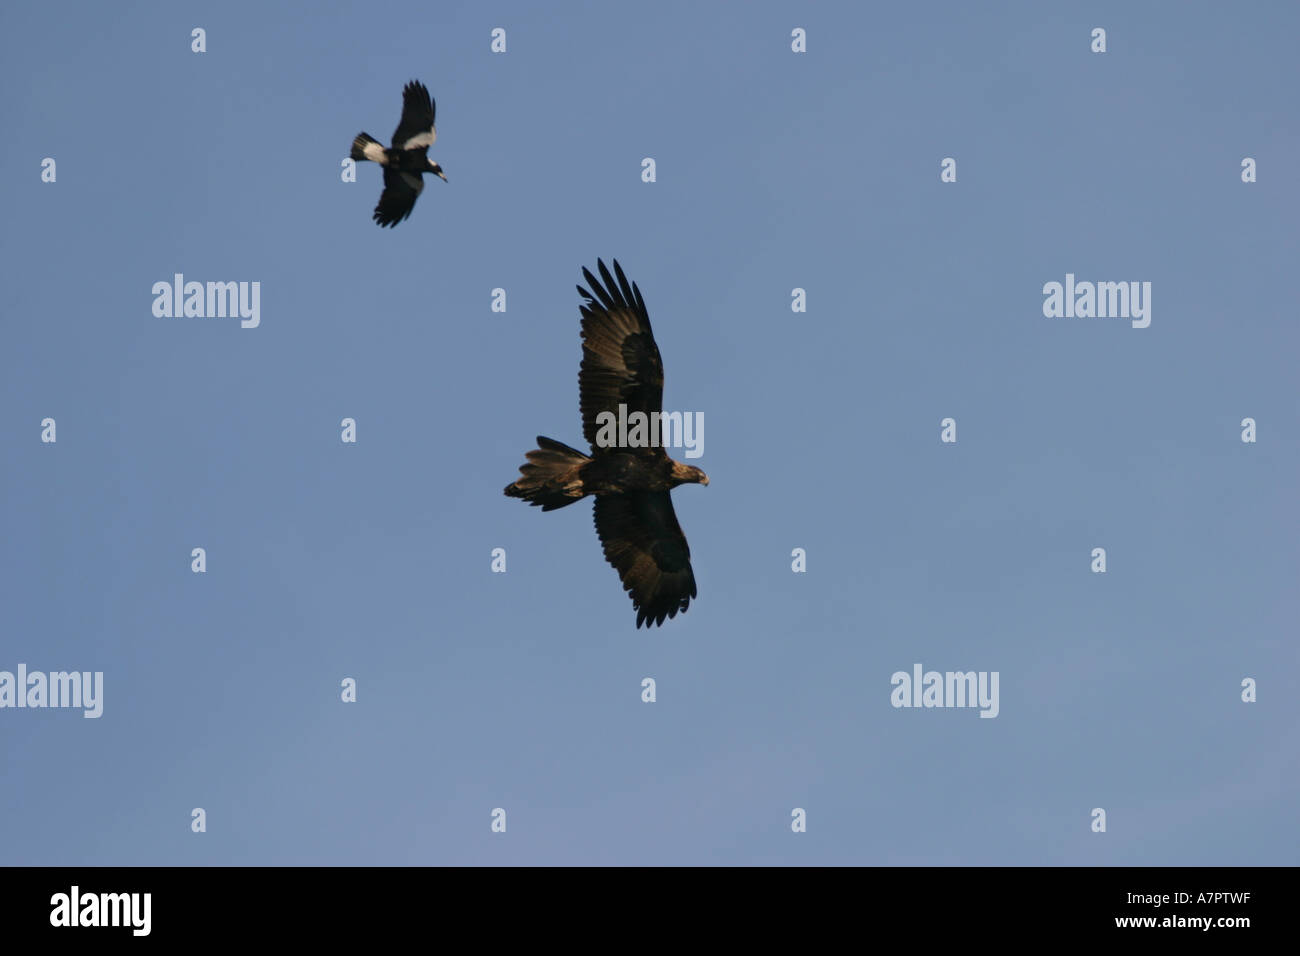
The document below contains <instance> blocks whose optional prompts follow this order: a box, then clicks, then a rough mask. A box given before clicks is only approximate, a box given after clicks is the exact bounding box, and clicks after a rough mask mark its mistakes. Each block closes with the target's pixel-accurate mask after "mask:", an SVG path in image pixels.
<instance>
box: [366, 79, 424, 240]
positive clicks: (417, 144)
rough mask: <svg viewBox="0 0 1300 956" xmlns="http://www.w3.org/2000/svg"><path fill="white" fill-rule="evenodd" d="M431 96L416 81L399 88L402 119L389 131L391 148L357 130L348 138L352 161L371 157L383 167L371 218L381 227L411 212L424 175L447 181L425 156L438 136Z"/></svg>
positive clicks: (394, 222) (389, 224)
mask: <svg viewBox="0 0 1300 956" xmlns="http://www.w3.org/2000/svg"><path fill="white" fill-rule="evenodd" d="M433 111H434V102H433V98H432V97H430V96H429V91H428V90H427V89H426V88H425V86H424V84H423V83H421V82H420V81H419V80H412V81H411V82H410V83H407V84H406V87H405V89H403V90H402V119H401V122H399V123H398V124H397V129H395V130H393V148H392V149H384V147H383V145H382V144H381V143H380V142H379V141H378V140H377V139H375V138H374V137H373V136H371V135H370V134H369V133H358V134H357V138H356V139H354V140H353V141H352V159H353V160H354V161H355V162H358V163H359V162H361V161H362V160H366V159H368V160H371V161H372V162H376V163H378V164H379V165H380V166H383V167H384V191H383V193H381V194H380V196H379V205H378V206H376V207H375V212H374V215H373V216H372V217H371V218H373V219H374V220H375V222H377V223H379V225H380V226H381V227H382V226H396V225H397V224H398V223H399V222H401V221H402V220H403V219H405V218H406V217H407V216H409V215H410V214H411V210H412V209H414V208H415V200H416V199H418V198H419V197H420V193H421V192H423V191H424V174H425V173H433V174H434V175H435V176H440V177H442V181H443V182H444V183H445V182H446V181H447V177H446V175H445V174H444V173H443V171H442V167H441V166H439V165H438V164H437V163H435V162H434V161H433V160H431V159H430V158H429V147H430V146H432V145H433V142H434V140H436V139H437V138H438V132H437V130H435V129H434V128H433V115H434V114H433Z"/></svg>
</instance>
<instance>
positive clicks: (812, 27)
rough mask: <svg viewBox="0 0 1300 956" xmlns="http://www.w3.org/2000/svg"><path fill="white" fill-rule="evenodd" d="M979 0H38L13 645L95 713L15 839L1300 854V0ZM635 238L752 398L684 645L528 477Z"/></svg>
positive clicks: (317, 849)
mask: <svg viewBox="0 0 1300 956" xmlns="http://www.w3.org/2000/svg"><path fill="white" fill-rule="evenodd" d="M991 6H992V9H990V8H986V7H985V5H973V4H964V3H945V4H887V5H886V4H879V5H877V4H870V5H868V4H855V3H840V4H835V3H816V4H807V3H744V4H739V3H709V4H701V3H684V2H683V3H674V2H667V3H652V4H631V3H618V4H609V3H594V2H593V3H584V4H578V3H555V4H547V5H544V6H543V5H539V4H531V3H513V4H512V3H497V4H493V5H490V6H489V5H483V4H471V3H466V4H461V5H457V4H450V3H428V2H420V3H400V2H399V3H393V4H387V5H385V6H384V7H383V9H382V10H381V9H379V8H377V7H375V6H374V5H373V4H365V5H362V4H357V5H355V6H341V5H324V4H306V3H301V4H288V3H242V2H229V3H220V4H211V5H197V6H193V5H179V4H133V5H129V6H128V5H123V4H92V3H80V4H75V3H74V4H71V5H56V6H51V5H49V4H6V5H5V6H4V7H3V10H2V11H0V76H2V77H3V81H4V83H3V85H4V90H5V94H4V97H3V100H4V106H3V116H4V120H5V122H4V128H5V130H6V133H7V136H8V142H7V146H6V148H5V149H4V150H3V151H0V191H2V192H3V208H4V215H3V216H2V217H0V263H2V267H3V270H4V279H5V282H4V285H5V290H6V295H5V297H4V305H3V311H2V313H0V314H2V322H3V325H2V328H3V337H2V339H0V342H2V343H3V345H2V347H0V410H2V411H3V414H2V415H0V427H2V429H3V431H2V432H0V439H2V441H3V453H2V454H3V469H2V470H0V482H2V489H3V512H2V515H0V517H2V520H3V524H2V525H0V549H2V550H0V559H2V562H3V574H0V670H5V671H11V672H15V671H16V670H17V668H18V666H19V665H20V664H22V665H25V666H26V668H27V669H28V670H29V671H43V672H49V671H62V670H77V671H90V672H96V671H102V672H103V675H104V677H103V682H104V683H103V691H104V696H103V713H102V716H101V717H99V718H98V719H85V718H83V717H82V716H81V712H80V711H77V710H68V709H63V710H58V709H49V708H47V709H26V708H24V709H0V761H2V762H0V766H2V767H3V771H2V773H3V778H4V785H3V787H0V862H4V863H17V864H96V865H109V864H296V863H304V864H489V865H490V864H557V863H558V864H1088V865H1091V864H1117V865H1128V864H1263V863H1269V864H1295V863H1297V862H1300V849H1297V848H1298V847H1300V823H1297V815H1296V807H1297V801H1298V798H1300V748H1298V747H1297V743H1296V741H1297V740H1298V739H1300V686H1297V685H1298V684H1300V655H1298V654H1297V620H1300V613H1298V612H1300V595H1298V589H1297V571H1298V570H1300V535H1298V532H1300V521H1298V518H1300V511H1298V509H1297V505H1296V491H1297V481H1296V479H1297V474H1298V473H1300V450H1298V449H1300V416H1298V411H1300V405H1298V403H1297V398H1296V368H1297V352H1298V349H1300V334H1298V333H1297V324H1296V322H1297V304H1298V303H1297V294H1296V284H1295V274H1296V263H1297V261H1300V242H1298V241H1297V230H1296V222H1297V213H1298V212H1300V209H1298V208H1297V206H1298V204H1297V199H1298V198H1300V188H1298V187H1297V180H1296V178H1295V176H1294V172H1293V169H1292V164H1293V163H1294V160H1295V157H1296V155H1297V154H1298V153H1300V138H1298V137H1297V132H1298V130H1300V121H1298V120H1297V113H1296V109H1295V105H1296V104H1295V95H1296V91H1297V90H1298V89H1300V60H1298V59H1297V57H1296V56H1295V50H1294V42H1295V37H1296V35H1297V33H1298V32H1300V8H1297V7H1296V6H1295V5H1293V4H1282V3H1275V4H1262V3H1261V4H1247V5H1244V6H1243V5H1236V6H1233V5H1226V6H1225V5H1222V4H1211V3H1152V4H1138V5H1133V4H1124V3H1115V4H1095V3H1090V4H1086V5H1084V4H1078V3H1075V4H1042V3H1025V4H995V5H991ZM195 27H202V28H203V29H204V30H205V31H206V52H204V53H201V54H200V53H194V52H192V51H191V30H192V29H193V28H195ZM497 27H500V28H503V29H504V30H505V31H506V34H505V35H506V52H504V53H493V52H492V50H491V48H490V47H491V42H492V38H491V32H492V30H493V29H494V28H497ZM1095 27H1103V28H1104V29H1105V30H1106V32H1107V35H1106V44H1107V50H1106V52H1105V53H1094V52H1091V50H1090V47H1091V44H1092V40H1091V31H1092V30H1093V28H1095ZM795 28H803V29H804V30H806V37H807V39H806V46H807V50H806V52H804V53H796V52H793V51H792V49H791V44H792V42H793V41H792V37H791V31H792V30H794V29H795ZM412 78H418V79H420V80H422V81H424V82H425V83H426V84H427V85H428V87H429V89H430V90H431V91H432V93H433V95H434V97H435V98H436V101H437V107H438V133H439V136H438V141H437V143H436V144H435V145H434V147H433V148H432V150H431V151H430V153H431V155H432V156H433V157H434V158H435V159H437V160H438V162H440V163H441V164H442V166H443V168H444V169H445V171H446V173H447V176H448V180H449V181H448V182H447V183H443V182H441V181H439V180H437V179H434V178H432V177H429V178H427V180H426V183H427V185H426V188H425V191H424V195H423V196H422V197H421V198H420V200H419V202H418V204H417V205H416V207H415V210H414V214H413V215H412V217H411V218H410V219H409V220H408V221H406V222H404V223H401V224H400V225H398V226H397V227H396V229H393V230H387V229H385V230H381V229H379V228H378V227H376V226H375V225H374V224H373V223H372V222H371V221H370V213H371V209H372V208H373V207H374V205H375V202H376V200H377V198H378V195H379V191H380V171H379V170H378V169H377V168H376V167H375V166H374V165H373V164H361V166H360V167H359V168H358V170H357V182H355V183H345V182H343V181H342V178H341V172H342V169H341V166H340V163H341V161H342V160H343V158H344V157H345V156H346V155H347V150H348V147H349V145H350V143H351V140H352V137H353V136H354V135H355V134H356V133H358V132H359V131H361V130H366V131H368V132H370V133H372V134H373V135H375V136H376V137H378V138H380V139H381V140H384V141H385V142H386V141H387V140H388V138H389V136H390V135H391V133H392V130H393V128H394V127H395V126H396V124H397V119H398V115H399V112H400V106H401V89H402V86H403V84H404V83H405V82H406V81H407V80H410V79H412ZM47 157H48V158H52V159H54V160H55V162H56V164H57V165H56V167H55V171H56V180H55V181H54V182H53V183H49V182H43V181H42V160H43V159H45V158H47ZM646 157H650V158H653V159H654V160H655V164H656V177H657V181H655V182H653V183H646V182H643V181H642V160H643V159H644V158H646ZM1246 157H1251V158H1252V159H1254V160H1255V162H1256V164H1257V176H1258V181H1257V182H1254V183H1249V184H1248V183H1243V182H1242V167H1241V164H1242V160H1243V159H1244V158H1246ZM945 158H952V159H953V160H955V162H956V182H950V183H945V182H942V181H941V179H940V173H941V163H942V161H943V160H944V159H945ZM597 257H603V258H605V260H606V261H607V262H608V261H609V260H610V259H612V258H617V259H618V260H619V261H620V262H621V263H622V264H623V266H624V268H625V269H626V270H627V272H628V275H629V276H630V277H631V278H632V279H633V280H635V281H636V282H637V283H638V285H639V286H640V288H641V290H642V292H643V293H644V296H645V299H646V302H647V304H648V306H649V310H650V315H651V318H652V320H653V322H654V328H655V332H656V335H657V339H658V342H659V346H660V349H661V351H662V354H663V358H664V363H665V367H666V388H665V403H666V406H667V407H668V408H669V409H676V410H682V411H691V412H698V413H701V414H702V415H703V416H704V420H705V422H706V431H705V443H704V452H705V453H704V455H703V456H702V457H701V458H698V459H693V460H691V464H695V465H698V466H700V467H702V468H703V469H704V470H705V471H706V472H708V474H709V476H710V478H711V485H710V486H709V487H707V488H704V487H699V486H694V485H691V486H686V487H683V488H680V489H678V490H677V491H675V492H674V494H673V498H674V502H675V506H676V509H677V514H678V517H679V519H680V521H681V524H682V527H683V529H684V530H685V532H686V535H687V537H688V539H689V541H690V545H691V550H692V555H693V562H694V568H695V574H696V578H697V581H698V586H699V596H698V598H697V599H696V600H695V601H694V602H693V603H692V604H691V607H690V610H689V611H688V612H687V613H686V614H684V615H679V616H678V617H677V618H676V619H674V620H671V621H668V622H666V623H665V625H664V627H662V628H660V629H654V630H651V631H649V632H647V631H645V630H640V631H638V630H636V629H635V627H634V622H635V614H634V611H633V608H632V604H631V601H630V600H629V599H628V597H627V595H626V594H624V593H623V591H622V589H621V587H620V584H619V581H618V578H617V575H616V573H615V571H614V570H613V569H612V568H610V567H609V566H608V565H606V564H605V562H604V559H603V557H602V555H601V551H600V546H599V543H598V541H597V539H596V536H595V533H594V530H593V527H592V519H591V508H590V505H589V504H586V503H583V504H579V505H574V506H572V507H569V508H567V509H565V510H562V511H558V512H553V513H546V514H543V513H542V512H541V511H540V510H538V509H535V508H528V507H526V506H525V505H524V504H523V503H522V502H519V501H516V500H512V499H508V498H506V497H505V496H504V495H503V494H502V489H503V488H504V486H505V485H506V484H508V483H509V482H510V481H512V480H513V479H514V477H515V476H516V475H517V474H518V472H517V468H518V466H519V465H520V464H521V463H522V462H523V454H524V452H526V451H527V450H529V449H530V448H532V447H533V446H534V436H536V435H539V434H544V435H548V436H551V437H553V438H556V439H558V440H560V441H564V442H567V443H570V444H579V443H580V442H581V441H582V431H581V422H580V419H579V415H578V396H577V371H578V362H579V359H580V345H579V337H578V333H579V314H578V303H579V298H578V294H577V291H576V290H575V288H574V286H575V284H576V283H578V282H580V281H581V268H582V267H583V266H584V265H585V266H589V267H594V266H595V262H596V259H597ZM175 273H183V274H184V276H185V278H186V280H197V281H201V282H207V281H242V282H254V281H256V282H258V283H260V286H259V288H260V325H258V327H257V328H241V326H240V323H239V321H238V320H237V319H229V318H225V319H204V318H158V317H155V316H154V314H153V311H152V306H153V301H154V295H153V294H152V292H151V289H152V287H153V285H154V283H156V282H160V281H162V282H170V281H171V280H172V277H173V275H174V274H175ZM1067 274H1071V275H1074V276H1075V277H1076V280H1077V281H1079V282H1082V281H1085V280H1086V281H1094V282H1103V281H1105V282H1111V281H1115V282H1118V281H1123V282H1130V281H1131V282H1138V283H1144V282H1149V283H1150V284H1151V286H1150V288H1151V296H1150V305H1151V313H1150V318H1151V322H1150V325H1149V327H1147V328H1134V327H1133V326H1132V324H1131V323H1130V321H1128V320H1127V319H1122V318H1118V319H1117V318H1048V317H1046V316H1045V315H1044V313H1043V304H1044V299H1045V296H1044V293H1043V287H1044V285H1045V284H1046V283H1049V282H1061V283H1064V282H1065V281H1066V276H1067ZM496 288H502V289H505V290H506V311H505V312H494V311H492V309H491V304H492V290H493V289H496ZM796 288H798V289H803V290H805V294H806V304H807V310H806V311H805V312H794V311H792V308H791V305H792V290H794V289H796ZM46 418H52V419H54V420H55V422H56V429H57V431H56V437H57V441H56V442H55V443H53V444H50V443H47V442H42V440H41V435H42V425H41V423H42V421H43V420H44V419H46ZM344 418H352V419H355V421H356V427H357V441H356V443H355V444H345V443H344V442H343V441H342V440H341V437H340V436H341V432H342V428H341V424H340V423H341V422H342V420H343V419H344ZM945 418H952V419H954V420H955V422H956V437H957V441H956V442H955V443H944V442H941V440H940V437H941V434H940V433H941V428H940V422H941V421H942V420H943V419H945ZM1245 418H1251V419H1253V420H1254V421H1255V423H1256V437H1257V441H1255V442H1254V443H1244V442H1243V441H1242V440H1241V436H1242V432H1243V426H1242V424H1241V423H1242V420H1243V419H1245ZM674 457H677V458H679V459H681V458H682V457H683V455H682V454H681V450H680V449H677V450H675V451H674ZM194 548H203V549H205V551H206V562H207V563H206V571H205V572H204V573H201V574H197V573H194V572H193V571H192V570H191V552H192V550H193V549H194ZM494 548H504V549H505V551H506V555H507V559H506V560H507V571H506V573H504V574H500V573H492V570H491V554H492V551H493V549H494ZM796 548H802V549H805V552H806V567H807V570H806V572H804V573H795V572H793V571H792V561H793V558H792V551H793V550H794V549H796ZM1094 548H1104V549H1105V552H1106V571H1105V573H1104V574H1103V573H1094V572H1093V571H1092V570H1091V567H1092V565H1093V560H1094V559H1093V557H1092V554H1093V549H1094ZM916 664H920V665H922V667H923V668H924V670H927V671H928V670H937V671H940V672H946V671H977V672H990V673H991V672H997V673H998V675H999V695H1000V699H999V712H998V715H997V717H996V718H993V719H982V718H980V716H979V711H978V710H977V709H970V708H965V709H961V708H919V709H914V708H895V707H893V706H891V692H892V691H893V689H894V688H893V686H892V685H891V677H892V675H893V674H895V672H898V671H904V672H908V673H910V672H911V670H912V668H913V666H914V665H916ZM647 677H649V678H653V679H654V681H655V682H656V696H657V699H656V701H655V702H654V703H645V702H643V701H642V680H643V679H644V678H647ZM345 678H353V679H355V681H356V685H357V701H356V702H355V703H344V702H343V701H342V700H341V694H342V691H341V686H340V685H341V682H342V681H343V680H344V679H345ZM1247 678H1251V679H1253V680H1254V681H1256V682H1257V695H1258V699H1257V701H1256V702H1253V703H1246V702H1243V701H1242V699H1241V698H1242V693H1243V689H1242V681H1243V680H1245V679H1247ZM194 808H203V810H204V811H205V813H206V832H204V833H194V832H192V830H191V812H192V810H193V809H194ZM495 808H503V809H504V810H505V811H506V832H505V833H504V834H502V833H493V832H492V830H491V823H492V812H493V810H494V809H495ZM795 808H802V809H803V810H804V811H805V812H806V826H807V829H806V832H804V833H795V832H792V819H793V818H792V811H793V810H794V809H795ZM1094 808H1102V809H1104V810H1105V812H1106V832H1105V833H1096V832H1093V830H1092V824H1093V816H1092V811H1093V809H1094Z"/></svg>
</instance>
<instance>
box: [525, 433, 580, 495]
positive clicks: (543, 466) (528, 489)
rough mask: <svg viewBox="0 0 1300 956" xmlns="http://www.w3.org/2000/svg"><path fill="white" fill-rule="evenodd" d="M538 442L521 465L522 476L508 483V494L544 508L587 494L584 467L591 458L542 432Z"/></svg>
mask: <svg viewBox="0 0 1300 956" xmlns="http://www.w3.org/2000/svg"><path fill="white" fill-rule="evenodd" d="M537 445H538V447H537V448H535V449H534V450H533V451H530V452H529V453H528V454H527V455H525V456H524V457H525V458H527V459H528V464H526V465H520V466H519V471H520V477H519V479H518V480H517V481H515V482H514V483H512V484H509V485H507V486H506V494H507V495H509V496H510V497H511V498H523V499H524V500H525V501H527V502H528V503H529V504H530V505H540V506H541V508H542V510H543V511H554V510H555V509H556V508H563V507H564V506H565V505H571V504H573V503H574V502H575V501H579V500H581V499H582V498H583V496H584V495H586V492H585V491H584V490H583V488H582V474H581V469H582V466H583V465H585V464H586V463H587V462H589V461H591V459H590V458H588V457H587V456H586V455H584V454H583V453H582V452H580V451H578V450H577V449H576V448H570V447H569V446H568V445H565V444H564V443H562V442H558V441H552V440H551V439H549V438H543V437H542V436H541V435H538V436H537Z"/></svg>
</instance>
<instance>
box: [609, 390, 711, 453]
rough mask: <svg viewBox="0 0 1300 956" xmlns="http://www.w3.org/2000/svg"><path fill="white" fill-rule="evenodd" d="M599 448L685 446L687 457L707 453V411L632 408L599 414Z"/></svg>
mask: <svg viewBox="0 0 1300 956" xmlns="http://www.w3.org/2000/svg"><path fill="white" fill-rule="evenodd" d="M596 428H597V431H596V447H597V448H685V449H686V457H687V458H699V457H700V456H701V455H703V454H704V413H703V412H641V411H636V412H631V413H629V412H628V410H627V406H626V405H624V404H622V403H620V404H619V406H618V414H617V415H615V414H614V413H613V412H611V411H604V412H599V413H598V414H597V415H596Z"/></svg>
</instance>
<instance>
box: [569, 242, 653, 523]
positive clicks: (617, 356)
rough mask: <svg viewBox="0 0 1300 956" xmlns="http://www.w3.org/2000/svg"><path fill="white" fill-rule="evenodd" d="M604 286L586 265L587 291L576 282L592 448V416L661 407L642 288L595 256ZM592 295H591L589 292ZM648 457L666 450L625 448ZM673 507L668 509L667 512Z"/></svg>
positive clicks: (585, 423)
mask: <svg viewBox="0 0 1300 956" xmlns="http://www.w3.org/2000/svg"><path fill="white" fill-rule="evenodd" d="M597 266H598V268H599V269H600V274H601V278H602V279H604V284H603V285H602V284H601V282H600V281H599V280H598V279H597V278H596V277H595V276H593V275H592V274H591V272H590V271H588V270H587V269H583V270H582V274H583V277H584V278H586V280H587V285H588V286H590V287H591V290H592V291H591V292H588V291H587V290H586V289H584V288H583V287H582V286H578V292H579V294H581V295H582V296H583V297H584V298H585V299H587V302H586V303H584V304H583V305H582V306H581V307H580V308H581V311H582V367H581V369H580V370H579V372H578V399H579V404H580V405H581V408H582V432H583V434H584V435H586V436H587V443H588V444H590V445H591V447H592V451H593V452H598V451H599V450H600V449H599V448H597V446H596V433H597V432H598V431H599V428H598V426H597V424H596V416H597V415H599V414H600V413H601V412H610V413H612V414H613V415H615V416H617V415H618V406H619V405H620V404H623V405H626V406H627V411H628V413H629V414H630V413H631V412H636V411H640V412H645V413H646V414H649V413H650V412H660V411H663V399H664V363H663V359H661V358H660V357H659V346H658V345H656V344H655V337H654V333H653V332H652V331H651V330H650V315H649V314H648V313H647V312H646V307H645V300H644V299H642V298H641V290H640V289H638V288H637V287H636V286H635V285H630V284H629V283H628V281H627V276H625V275H623V269H622V267H621V266H619V264H618V261H617V260H615V261H614V272H615V273H616V274H617V275H618V281H617V282H615V280H614V277H613V276H611V275H610V274H609V270H608V269H606V268H605V263H604V262H601V261H600V260H597ZM593 293H594V294H593ZM624 450H627V451H632V450H635V451H638V452H640V453H643V454H647V455H663V454H665V452H664V450H663V448H662V447H645V448H638V449H624ZM671 510H672V509H671V507H670V508H669V513H670V514H671Z"/></svg>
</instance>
